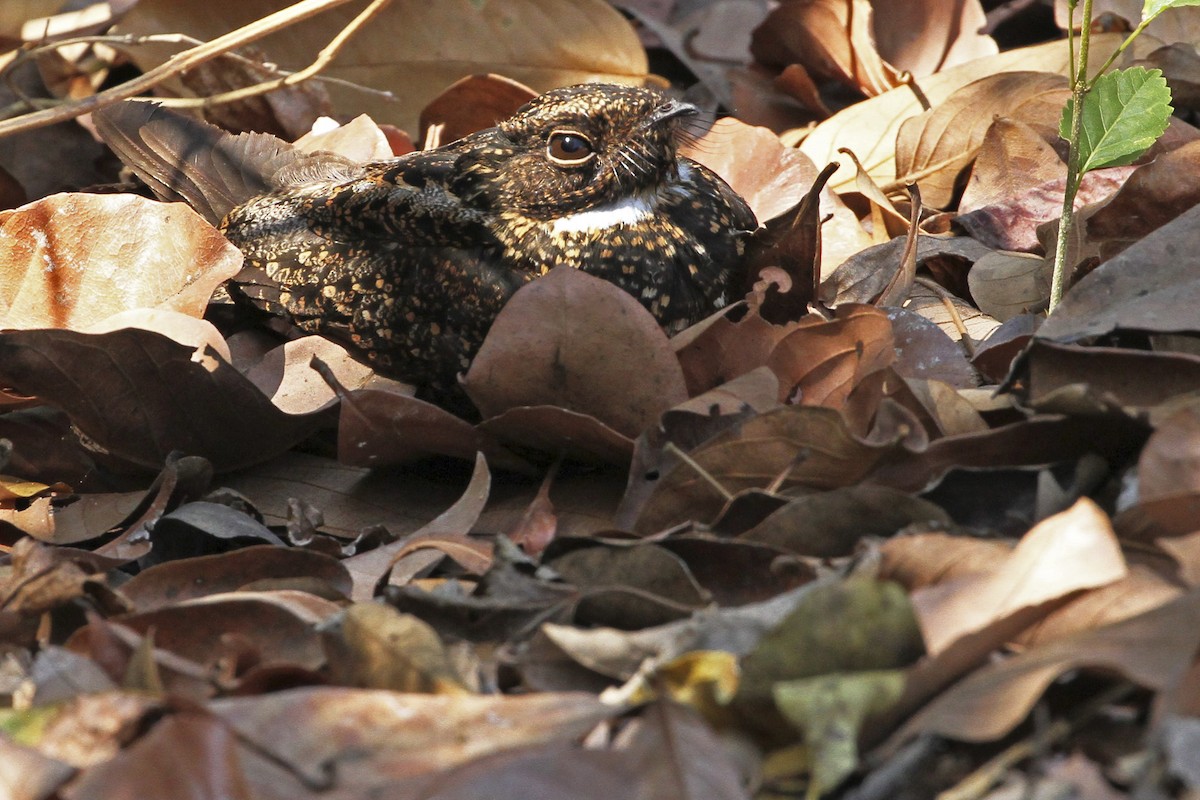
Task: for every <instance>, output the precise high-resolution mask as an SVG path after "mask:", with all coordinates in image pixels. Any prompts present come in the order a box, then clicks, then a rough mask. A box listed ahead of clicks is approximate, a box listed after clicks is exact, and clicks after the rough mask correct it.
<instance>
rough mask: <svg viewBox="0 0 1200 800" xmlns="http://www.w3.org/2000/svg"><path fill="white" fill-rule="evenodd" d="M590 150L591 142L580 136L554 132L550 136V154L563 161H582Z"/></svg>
mask: <svg viewBox="0 0 1200 800" xmlns="http://www.w3.org/2000/svg"><path fill="white" fill-rule="evenodd" d="M591 152H592V145H591V142H589V141H588V140H587V139H585V138H584V137H582V136H576V135H575V134H572V133H556V134H554V135H553V136H551V137H550V155H552V156H554V157H555V158H558V159H561V160H563V161H582V160H583V159H585V158H587V157H588V155H590V154H591Z"/></svg>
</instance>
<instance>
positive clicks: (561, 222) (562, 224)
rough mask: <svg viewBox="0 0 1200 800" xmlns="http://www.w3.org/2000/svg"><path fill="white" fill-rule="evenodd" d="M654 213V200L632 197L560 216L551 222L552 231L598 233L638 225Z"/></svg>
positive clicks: (560, 232) (558, 232) (559, 232)
mask: <svg viewBox="0 0 1200 800" xmlns="http://www.w3.org/2000/svg"><path fill="white" fill-rule="evenodd" d="M653 213H654V204H653V202H652V200H650V199H648V198H646V197H631V198H628V199H626V200H622V201H621V202H619V203H614V204H613V205H607V206H600V207H599V208H592V209H588V210H587V211H577V212H575V213H574V214H567V215H566V216H563V217H559V218H558V219H556V220H554V222H553V223H551V228H550V229H551V231H552V232H553V233H554V234H555V235H557V234H562V233H597V232H599V231H605V230H608V229H609V228H614V227H616V226H617V225H636V224H637V223H639V222H641V221H642V220H644V219H645V218H646V217H648V216H650V215H651V214H653Z"/></svg>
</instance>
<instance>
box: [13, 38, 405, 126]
mask: <svg viewBox="0 0 1200 800" xmlns="http://www.w3.org/2000/svg"><path fill="white" fill-rule="evenodd" d="M355 22H357V20H355ZM354 24H355V23H354V22H352V23H351V25H354ZM160 43H162V44H186V45H189V46H192V47H195V46H197V45H201V44H204V40H203V39H197V38H196V37H194V36H188V35H187V34H183V33H150V34H146V35H144V36H135V35H133V34H129V33H126V34H108V35H98V36H72V37H70V38H68V39H59V40H58V41H54V42H47V43H46V44H40V45H37V46H36V47H31V48H29V49H25V50H21V51H20V52H19V53H18V54H17V56H16V58H14V59H13V60H12V61H10V62H9V63H8V64H6V65H4V67H3V68H0V79H4V80H5V81H6V82H9V83H11V82H10V81H9V77H10V75H11V73H12V71H13V69H15V68H16V67H17V66H18V65H20V64H23V63H25V62H26V61H28V60H29V59H31V58H36V57H37V56H39V55H41V54H42V53H46V52H51V51H54V50H60V49H62V48H64V47H70V46H71V45H76V44H88V45H93V44H104V45H108V46H110V47H112V48H114V49H120V48H121V47H128V48H133V47H137V46H138V45H144V44H160ZM326 49H328V48H326ZM224 56H225V58H228V59H231V60H233V61H236V62H237V63H239V64H244V65H246V66H249V67H254V68H256V69H260V70H262V71H263V72H266V73H267V74H268V75H272V76H275V77H278V78H286V77H288V76H290V75H295V74H296V73H295V72H292V71H289V70H286V69H280V68H279V67H278V66H276V65H274V64H264V63H262V62H261V61H255V60H254V59H252V58H247V57H246V56H243V55H240V54H238V53H225V54H224ZM315 80H317V81H320V82H321V83H328V84H334V85H337V86H346V87H348V88H350V89H353V90H355V91H357V92H363V93H364V94H372V95H377V96H379V97H382V98H384V99H385V100H395V99H396V95H395V94H394V93H393V92H389V91H386V90H384V89H376V88H374V87H373V86H363V85H362V84H358V83H354V82H353V81H348V80H344V79H342V78H331V77H329V76H328V75H322V76H320V77H315ZM9 89H10V90H11V91H12V92H13V93H14V94H16V95H18V96H21V99H20V100H18V101H16V102H14V103H12V104H11V105H9V106H6V107H5V108H3V109H0V120H3V119H8V118H9V117H10V116H14V115H15V114H9V113H8V109H10V108H19V109H28V108H31V107H32V108H35V109H36V108H54V107H57V106H60V105H63V101H61V100H57V99H54V98H49V97H25V96H23V95H21V92H20V90H19V88H18V87H15V86H11V85H10V86H9ZM145 99H150V100H153V101H154V102H156V103H158V104H160V105H169V104H174V103H179V102H180V101H181V100H182V102H185V103H199V102H201V100H200V99H197V98H166V97H152V98H145Z"/></svg>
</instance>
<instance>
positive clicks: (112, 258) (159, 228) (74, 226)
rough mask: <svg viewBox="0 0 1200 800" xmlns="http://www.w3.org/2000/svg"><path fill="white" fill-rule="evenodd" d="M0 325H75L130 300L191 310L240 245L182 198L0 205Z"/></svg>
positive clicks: (236, 262)
mask: <svg viewBox="0 0 1200 800" xmlns="http://www.w3.org/2000/svg"><path fill="white" fill-rule="evenodd" d="M0 240H2V241H3V242H4V246H3V247H0V298H3V300H2V301H0V302H2V303H3V306H2V307H0V327H4V328H74V329H77V330H78V329H82V328H84V327H86V326H88V325H91V324H93V323H96V322H99V321H100V320H102V319H104V318H105V317H109V316H111V315H113V314H116V313H117V312H119V311H126V310H128V309H132V308H152V307H153V308H163V309H170V310H175V311H179V312H182V313H184V314H188V315H190V316H193V317H200V316H203V314H204V309H205V307H206V306H207V305H208V300H209V297H210V296H211V295H212V293H213V290H215V289H216V288H217V286H218V285H220V283H221V282H222V281H224V280H225V279H227V278H230V277H232V276H233V275H234V274H236V273H237V271H238V269H239V268H240V267H241V263H242V255H241V253H240V252H239V251H238V250H237V248H235V247H234V246H233V245H231V244H230V243H229V242H227V241H226V240H225V237H223V236H221V234H220V233H218V232H217V230H216V229H215V228H213V227H212V226H211V225H209V224H208V223H207V222H205V221H204V220H203V219H202V218H201V217H200V215H198V214H197V213H196V212H194V211H192V210H191V209H190V208H188V207H186V206H184V205H166V204H163V203H156V202H154V201H151V200H146V199H145V198H141V197H136V196H134V195H127V194H126V195H91V194H59V195H54V196H52V197H47V198H45V199H44V200H39V201H37V202H35V203H30V204H29V205H27V206H24V207H22V208H19V209H16V210H13V211H4V212H0Z"/></svg>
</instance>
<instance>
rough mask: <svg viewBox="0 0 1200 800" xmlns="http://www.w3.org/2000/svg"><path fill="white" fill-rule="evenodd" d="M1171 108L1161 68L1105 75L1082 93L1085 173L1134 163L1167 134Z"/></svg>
mask: <svg viewBox="0 0 1200 800" xmlns="http://www.w3.org/2000/svg"><path fill="white" fill-rule="evenodd" d="M1198 2H1200V0H1198ZM1073 103H1074V100H1073V99H1072V100H1071V101H1068V102H1067V107H1066V108H1064V109H1063V117H1062V122H1061V124H1060V126H1059V134H1060V135H1062V137H1063V138H1064V139H1065V138H1069V136H1070V130H1071V113H1072V108H1073V105H1072V104H1073ZM1171 111H1172V109H1171V90H1170V89H1168V88H1167V82H1166V80H1165V79H1164V78H1163V76H1162V71H1161V70H1157V69H1149V70H1148V69H1144V68H1142V67H1132V68H1130V69H1123V70H1114V71H1113V72H1109V73H1106V74H1104V75H1101V76H1100V77H1099V78H1097V79H1096V83H1095V85H1094V86H1093V87H1092V89H1091V91H1089V92H1088V93H1087V94H1085V95H1084V96H1083V121H1082V126H1081V128H1080V134H1079V164H1080V170H1079V174H1080V176H1082V175H1083V174H1084V173H1086V172H1090V171H1091V170H1094V169H1100V168H1102V167H1119V166H1122V165H1124V164H1131V163H1133V162H1134V161H1135V160H1137V158H1138V156H1140V155H1141V154H1142V153H1144V152H1146V150H1147V149H1149V147H1150V145H1152V144H1154V142H1155V141H1157V140H1158V137H1160V136H1162V135H1163V132H1164V131H1165V130H1166V129H1167V123H1169V122H1170V121H1171Z"/></svg>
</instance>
